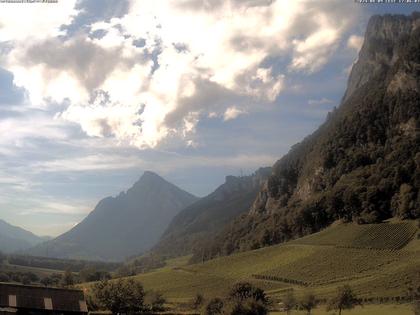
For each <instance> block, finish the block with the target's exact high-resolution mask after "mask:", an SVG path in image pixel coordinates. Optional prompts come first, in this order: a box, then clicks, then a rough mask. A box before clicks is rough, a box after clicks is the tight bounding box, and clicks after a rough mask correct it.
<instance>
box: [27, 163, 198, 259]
mask: <svg viewBox="0 0 420 315" xmlns="http://www.w3.org/2000/svg"><path fill="white" fill-rule="evenodd" d="M197 199H198V198H197V197H195V196H193V195H192V194H190V193H188V192H186V191H184V190H182V189H180V188H178V187H176V186H175V185H173V184H171V183H169V182H168V181H166V180H165V179H163V178H162V177H160V176H159V175H157V174H155V173H153V172H150V171H146V172H144V174H143V175H142V176H141V177H140V179H139V180H138V181H137V182H136V183H134V185H133V186H132V187H131V188H129V189H128V190H127V191H125V192H121V193H120V194H119V195H118V196H116V197H106V198H104V199H102V200H100V201H99V202H98V204H97V205H96V207H95V208H94V209H93V211H92V212H90V213H89V214H88V215H87V216H86V218H85V219H84V220H83V221H82V222H80V223H79V224H78V225H76V226H75V227H74V228H72V229H71V230H69V231H67V232H65V233H63V234H62V235H60V236H58V237H57V238H55V239H54V240H51V241H49V242H46V243H44V244H42V245H41V246H38V247H35V248H32V249H31V250H29V251H27V253H28V254H35V255H41V256H51V257H57V258H83V259H89V260H123V259H125V258H127V257H129V256H132V255H136V254H140V253H141V252H144V251H146V250H148V249H149V248H150V247H151V246H152V245H153V244H154V243H155V242H156V241H157V239H158V238H159V237H160V235H161V233H162V232H163V229H164V228H165V227H166V225H167V223H169V220H170V219H172V217H173V216H174V215H175V214H176V213H178V211H180V210H182V209H183V208H185V207H186V206H188V205H189V204H190V203H192V202H194V201H196V200H197Z"/></svg>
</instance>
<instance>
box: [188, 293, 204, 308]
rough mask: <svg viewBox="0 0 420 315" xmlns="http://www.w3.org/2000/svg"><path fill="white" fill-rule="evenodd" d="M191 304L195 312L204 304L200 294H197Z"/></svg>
mask: <svg viewBox="0 0 420 315" xmlns="http://www.w3.org/2000/svg"><path fill="white" fill-rule="evenodd" d="M191 304H192V306H193V308H194V309H195V310H198V309H200V308H201V307H202V306H203V304H204V296H203V295H202V294H201V293H197V294H196V296H195V297H194V298H193V300H192V303H191Z"/></svg>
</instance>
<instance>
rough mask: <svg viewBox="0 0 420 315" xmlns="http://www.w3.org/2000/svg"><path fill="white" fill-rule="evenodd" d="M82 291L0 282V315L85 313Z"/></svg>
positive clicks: (66, 314)
mask: <svg viewBox="0 0 420 315" xmlns="http://www.w3.org/2000/svg"><path fill="white" fill-rule="evenodd" d="M87 313H88V310H87V305H86V300H85V296H84V293H83V291H80V290H72V289H58V288H45V287H37V286H25V285H18V284H8V283H0V315H6V314H7V315H11V314H18V315H19V314H22V315H41V314H49V315H86V314H87Z"/></svg>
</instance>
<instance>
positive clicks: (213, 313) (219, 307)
mask: <svg viewBox="0 0 420 315" xmlns="http://www.w3.org/2000/svg"><path fill="white" fill-rule="evenodd" d="M223 306H224V303H223V300H222V299H221V298H214V299H211V300H210V301H209V302H208V303H207V305H206V308H205V310H204V314H205V315H219V314H223Z"/></svg>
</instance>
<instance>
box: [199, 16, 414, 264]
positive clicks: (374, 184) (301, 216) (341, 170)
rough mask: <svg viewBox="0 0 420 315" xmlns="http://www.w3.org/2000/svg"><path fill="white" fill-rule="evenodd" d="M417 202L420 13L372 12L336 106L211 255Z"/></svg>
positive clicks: (409, 208) (397, 212)
mask: <svg viewBox="0 0 420 315" xmlns="http://www.w3.org/2000/svg"><path fill="white" fill-rule="evenodd" d="M419 209H420V14H419V13H414V14H412V15H411V16H401V15H386V16H374V17H372V18H371V20H370V21H369V24H368V27H367V30H366V33H365V39H364V43H363V46H362V48H361V50H360V53H359V57H358V60H357V61H356V63H355V64H354V66H353V68H352V71H351V74H350V76H349V80H348V87H347V90H346V93H345V95H344V96H343V99H342V103H341V104H340V106H339V107H338V109H336V110H334V111H333V112H332V113H330V114H329V115H328V117H327V119H326V121H325V123H324V124H323V125H321V126H320V127H319V129H318V130H317V131H315V132H314V133H313V134H312V135H310V136H308V137H307V138H305V139H304V140H303V141H302V142H300V143H298V144H296V145H294V146H293V147H292V148H291V150H290V151H289V153H288V154H286V155H285V156H283V157H282V158H281V159H280V160H278V161H277V162H276V163H275V165H274V166H273V172H272V175H271V176H270V177H269V178H268V179H267V181H266V182H265V183H264V184H263V186H262V189H261V190H260V191H259V192H258V194H257V197H256V199H255V200H254V202H253V205H252V207H251V209H250V211H249V213H248V215H246V216H242V217H241V218H239V219H238V220H236V221H235V222H234V223H233V224H232V225H230V226H229V228H228V229H226V230H225V231H224V232H223V233H222V234H220V235H219V237H218V239H217V240H216V241H215V242H216V244H212V245H211V246H209V248H210V249H211V250H209V251H210V252H209V253H208V255H207V257H214V256H215V255H220V254H229V253H230V252H233V251H237V250H246V249H250V248H258V247H261V246H266V245H271V244H275V243H279V242H282V241H285V240H288V239H291V238H295V237H298V236H302V235H305V234H308V233H312V232H315V231H318V230H319V229H321V228H323V227H326V226H328V225H329V224H330V223H331V222H333V221H334V220H337V219H342V220H346V221H351V220H353V221H356V222H359V223H374V222H380V221H381V220H384V219H388V218H390V217H393V216H398V217H401V218H417V217H420V210H419ZM226 249H229V250H226Z"/></svg>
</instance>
